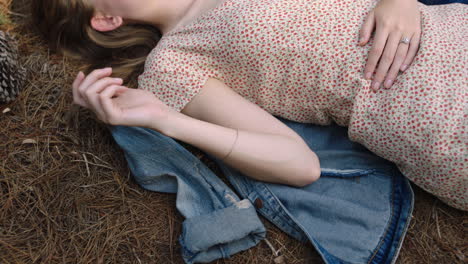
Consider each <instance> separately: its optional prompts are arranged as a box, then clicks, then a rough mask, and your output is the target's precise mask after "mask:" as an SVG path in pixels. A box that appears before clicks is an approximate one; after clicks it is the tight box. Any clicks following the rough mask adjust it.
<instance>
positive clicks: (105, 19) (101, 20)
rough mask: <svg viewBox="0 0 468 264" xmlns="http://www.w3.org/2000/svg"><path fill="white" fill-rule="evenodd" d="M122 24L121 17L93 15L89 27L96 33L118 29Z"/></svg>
mask: <svg viewBox="0 0 468 264" xmlns="http://www.w3.org/2000/svg"><path fill="white" fill-rule="evenodd" d="M122 24H123V19H122V17H119V16H104V15H100V14H99V15H95V16H93V18H91V27H92V28H94V29H95V30H97V31H101V32H106V31H112V30H114V29H117V28H119V27H120V26H122Z"/></svg>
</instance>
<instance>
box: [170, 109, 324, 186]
mask: <svg viewBox="0 0 468 264" xmlns="http://www.w3.org/2000/svg"><path fill="white" fill-rule="evenodd" d="M170 123H171V126H170V128H169V129H166V131H161V132H163V133H164V134H166V135H167V136H170V137H172V138H175V139H178V140H181V141H184V142H186V143H188V144H191V145H193V146H195V147H198V148H199V149H201V150H203V151H205V152H207V153H209V154H211V155H214V156H216V157H217V158H221V159H222V158H225V160H224V161H225V162H226V163H227V164H228V165H230V166H232V167H234V168H236V169H238V170H240V171H241V172H243V173H245V174H247V175H248V176H250V177H252V178H255V179H257V180H262V181H267V182H275V183H282V184H288V185H293V186H304V185H307V184H310V183H312V182H314V181H315V180H317V179H318V178H319V177H320V164H319V160H318V158H317V156H316V155H315V153H314V152H313V151H312V150H310V148H309V147H308V146H307V145H306V144H305V142H304V141H302V140H300V139H297V138H292V137H288V136H283V135H275V134H266V133H258V132H249V131H245V130H239V131H236V130H235V129H232V128H227V127H223V126H219V125H215V124H212V123H208V122H204V121H200V120H198V119H194V118H192V117H189V116H187V115H183V114H178V115H175V117H174V119H173V120H172V121H171V122H170ZM236 134H237V135H236ZM226 156H227V157H226Z"/></svg>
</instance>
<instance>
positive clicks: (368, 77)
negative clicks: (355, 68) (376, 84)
mask: <svg viewBox="0 0 468 264" xmlns="http://www.w3.org/2000/svg"><path fill="white" fill-rule="evenodd" d="M371 77H372V72H368V73H366V79H367V80H370V78H371Z"/></svg>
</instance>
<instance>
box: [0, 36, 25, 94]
mask: <svg viewBox="0 0 468 264" xmlns="http://www.w3.org/2000/svg"><path fill="white" fill-rule="evenodd" d="M25 77H26V70H25V69H24V68H23V67H21V65H20V64H19V61H18V50H17V48H16V45H15V43H14V40H13V38H12V37H11V36H10V35H8V34H7V33H5V32H3V31H0V103H9V102H11V101H13V100H14V99H15V98H16V96H18V93H19V91H20V89H21V88H22V86H23V83H24V79H25Z"/></svg>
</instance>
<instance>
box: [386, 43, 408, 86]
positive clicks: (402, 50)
mask: <svg viewBox="0 0 468 264" xmlns="http://www.w3.org/2000/svg"><path fill="white" fill-rule="evenodd" d="M407 53H408V45H407V44H404V43H400V45H398V49H397V52H396V54H395V59H394V60H393V63H392V66H391V67H390V70H389V71H388V74H387V77H386V78H385V82H384V87H385V88H387V89H389V88H390V87H391V86H392V85H393V82H394V81H395V78H396V77H397V75H398V72H399V70H400V66H401V65H402V64H403V61H404V60H405V58H406V54H407Z"/></svg>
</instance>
